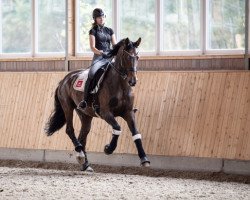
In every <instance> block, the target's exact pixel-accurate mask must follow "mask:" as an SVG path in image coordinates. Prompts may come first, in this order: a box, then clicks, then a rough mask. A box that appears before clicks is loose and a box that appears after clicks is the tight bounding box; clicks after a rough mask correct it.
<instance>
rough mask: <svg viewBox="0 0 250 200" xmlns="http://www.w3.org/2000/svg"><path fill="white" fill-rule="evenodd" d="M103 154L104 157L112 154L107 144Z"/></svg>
mask: <svg viewBox="0 0 250 200" xmlns="http://www.w3.org/2000/svg"><path fill="white" fill-rule="evenodd" d="M104 153H105V154H106V155H110V154H112V153H113V151H110V149H109V144H107V145H105V147H104Z"/></svg>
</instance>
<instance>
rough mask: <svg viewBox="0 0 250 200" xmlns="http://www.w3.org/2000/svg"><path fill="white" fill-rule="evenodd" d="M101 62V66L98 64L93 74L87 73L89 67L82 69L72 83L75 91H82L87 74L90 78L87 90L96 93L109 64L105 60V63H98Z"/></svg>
mask: <svg viewBox="0 0 250 200" xmlns="http://www.w3.org/2000/svg"><path fill="white" fill-rule="evenodd" d="M100 64H102V66H99V67H98V68H99V69H98V70H97V71H96V72H95V74H94V75H90V74H89V71H90V70H89V68H88V69H86V70H82V71H81V72H80V73H79V74H78V77H77V79H76V80H75V82H74V84H73V88H74V89H75V90H77V91H81V92H84V86H85V83H86V81H87V79H88V77H89V76H91V77H90V78H91V79H92V80H91V84H90V86H89V87H90V88H89V91H90V93H91V94H96V93H97V92H98V91H99V89H100V85H101V83H102V81H103V79H104V77H105V74H106V72H107V70H108V68H109V66H110V62H106V63H100Z"/></svg>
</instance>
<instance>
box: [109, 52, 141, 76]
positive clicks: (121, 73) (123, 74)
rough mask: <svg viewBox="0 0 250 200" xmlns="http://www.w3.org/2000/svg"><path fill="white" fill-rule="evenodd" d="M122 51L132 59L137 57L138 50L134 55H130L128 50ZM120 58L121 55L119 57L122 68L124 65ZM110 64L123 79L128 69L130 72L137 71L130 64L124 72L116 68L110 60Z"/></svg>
mask: <svg viewBox="0 0 250 200" xmlns="http://www.w3.org/2000/svg"><path fill="white" fill-rule="evenodd" d="M123 52H125V53H126V54H128V55H129V57H131V58H133V59H134V60H135V59H137V55H138V53H139V52H137V53H136V55H135V56H134V55H131V54H130V53H129V52H127V51H126V50H123ZM122 59H123V57H122V58H121V61H120V62H121V67H122V68H123V69H124V68H125V67H124V66H123V63H122ZM110 65H111V66H112V67H113V69H114V70H115V71H116V72H117V73H118V74H119V75H120V76H121V77H122V78H123V79H124V80H125V79H126V78H127V77H128V75H127V72H128V71H130V72H137V69H136V67H135V66H132V67H131V68H129V69H128V70H126V72H125V73H124V72H122V71H120V70H119V69H117V68H116V67H115V66H114V65H113V64H112V63H111V62H110Z"/></svg>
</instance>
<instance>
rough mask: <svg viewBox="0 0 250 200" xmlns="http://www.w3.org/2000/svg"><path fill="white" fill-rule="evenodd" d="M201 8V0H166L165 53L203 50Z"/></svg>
mask: <svg viewBox="0 0 250 200" xmlns="http://www.w3.org/2000/svg"><path fill="white" fill-rule="evenodd" d="M200 7H201V6H200V0H175V1H173V0H164V5H163V50H164V51H169V50H197V49H201V47H200V44H201V43H200V42H201V41H200V40H201V37H200V33H201V31H200V26H201V23H200V12H201V9H200Z"/></svg>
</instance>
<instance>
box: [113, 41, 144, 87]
mask: <svg viewBox="0 0 250 200" xmlns="http://www.w3.org/2000/svg"><path fill="white" fill-rule="evenodd" d="M140 43H141V38H139V39H138V40H137V41H136V42H132V41H130V40H129V39H128V38H126V39H124V40H123V46H122V48H120V49H119V52H118V54H117V57H119V59H120V68H121V69H122V71H123V72H124V74H125V75H126V80H127V81H128V84H129V85H130V86H135V84H136V81H137V64H138V60H139V56H138V52H136V48H137V47H138V46H139V45H140Z"/></svg>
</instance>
